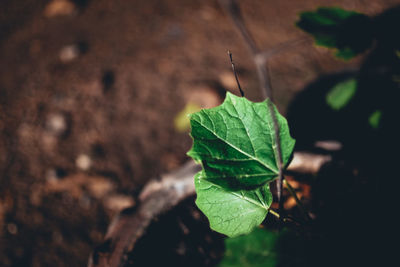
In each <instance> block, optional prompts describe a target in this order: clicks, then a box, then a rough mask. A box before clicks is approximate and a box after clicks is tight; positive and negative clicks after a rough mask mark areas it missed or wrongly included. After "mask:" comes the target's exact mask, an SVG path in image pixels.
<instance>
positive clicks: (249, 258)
mask: <svg viewBox="0 0 400 267" xmlns="http://www.w3.org/2000/svg"><path fill="white" fill-rule="evenodd" d="M277 239H278V233H274V232H271V231H266V230H263V229H255V230H254V231H253V232H252V233H250V234H248V235H245V236H239V237H234V238H227V239H226V240H225V247H226V250H225V255H224V258H223V259H222V261H221V263H220V265H219V266H220V267H228V266H229V267H236V266H237V267H258V266H259V267H274V266H277V262H278V259H277V258H278V257H277V249H276V243H277Z"/></svg>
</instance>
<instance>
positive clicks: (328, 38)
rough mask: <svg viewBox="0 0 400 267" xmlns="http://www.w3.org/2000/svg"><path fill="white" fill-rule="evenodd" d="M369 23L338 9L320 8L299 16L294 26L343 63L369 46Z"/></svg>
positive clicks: (353, 13) (365, 18)
mask: <svg viewBox="0 0 400 267" xmlns="http://www.w3.org/2000/svg"><path fill="white" fill-rule="evenodd" d="M371 23H372V21H371V19H370V18H369V17H368V16H366V15H363V14H361V13H358V12H355V11H347V10H344V9H341V8H339V7H320V8H318V9H317V10H316V11H306V12H302V13H301V14H300V20H299V21H298V22H297V23H296V25H297V26H298V27H299V28H300V29H302V30H303V31H305V32H307V33H309V34H311V35H312V36H313V37H314V39H315V43H316V44H317V45H320V46H324V47H328V48H335V49H336V50H337V51H336V53H335V55H336V56H337V57H338V58H342V59H345V60H348V59H351V58H353V57H354V56H356V55H357V54H359V53H362V52H364V51H365V50H366V49H368V48H369V47H370V46H371V45H372V41H373V32H372V27H371V25H372V24H371Z"/></svg>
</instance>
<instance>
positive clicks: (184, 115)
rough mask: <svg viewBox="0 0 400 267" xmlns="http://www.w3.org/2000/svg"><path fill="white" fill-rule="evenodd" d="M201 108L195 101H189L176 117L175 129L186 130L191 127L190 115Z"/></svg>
mask: <svg viewBox="0 0 400 267" xmlns="http://www.w3.org/2000/svg"><path fill="white" fill-rule="evenodd" d="M200 109H201V108H200V106H199V105H197V104H195V103H190V102H189V103H187V104H186V106H185V107H184V108H183V110H182V111H180V112H179V113H178V114H177V115H176V116H175V119H174V126H175V130H177V131H178V132H185V131H187V130H189V128H190V121H189V117H188V115H189V114H191V113H193V112H197V111H199V110H200Z"/></svg>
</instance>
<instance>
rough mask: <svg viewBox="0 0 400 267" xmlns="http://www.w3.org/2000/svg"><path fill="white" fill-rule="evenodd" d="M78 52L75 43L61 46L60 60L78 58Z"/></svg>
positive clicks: (65, 61)
mask: <svg viewBox="0 0 400 267" xmlns="http://www.w3.org/2000/svg"><path fill="white" fill-rule="evenodd" d="M79 54H80V49H79V46H78V45H77V44H73V45H66V46H64V47H63V48H61V51H60V55H59V57H60V60H61V62H63V63H69V62H71V61H73V60H75V59H76V58H78V56H79Z"/></svg>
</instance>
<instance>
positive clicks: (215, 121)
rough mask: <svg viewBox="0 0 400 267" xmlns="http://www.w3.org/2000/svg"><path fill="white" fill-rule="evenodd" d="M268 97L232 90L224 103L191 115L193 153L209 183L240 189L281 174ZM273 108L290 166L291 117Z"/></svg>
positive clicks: (284, 153) (285, 161)
mask: <svg viewBox="0 0 400 267" xmlns="http://www.w3.org/2000/svg"><path fill="white" fill-rule="evenodd" d="M267 101H269V100H266V101H264V102H260V103H253V102H251V101H249V100H247V99H246V98H244V97H237V96H235V95H232V94H230V93H227V96H226V99H225V101H224V103H223V104H222V105H220V106H218V107H215V108H212V109H204V110H202V111H200V112H197V113H194V114H192V115H191V118H190V122H191V128H192V131H191V136H192V137H193V147H192V149H191V150H190V151H189V152H188V155H189V156H191V157H192V158H193V159H195V160H196V161H198V162H201V163H202V165H203V168H204V171H205V175H206V176H207V179H208V180H209V181H213V183H215V184H219V185H222V186H223V187H231V188H233V189H235V188H238V187H239V188H243V186H250V187H252V186H260V185H262V184H264V183H266V182H270V181H272V180H274V179H276V178H277V175H278V172H279V169H278V164H277V146H276V143H277V141H276V139H275V135H274V127H273V118H272V116H271V114H270V112H269V109H268V107H267ZM274 109H275V112H276V116H277V119H278V124H279V128H280V139H281V149H282V160H283V163H284V164H285V163H287V161H288V160H289V157H290V155H291V153H292V150H293V147H294V144H295V140H294V139H292V138H291V137H290V134H289V128H288V125H287V121H286V119H285V118H284V117H282V116H281V115H280V114H279V112H278V111H277V110H276V108H275V107H274Z"/></svg>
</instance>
